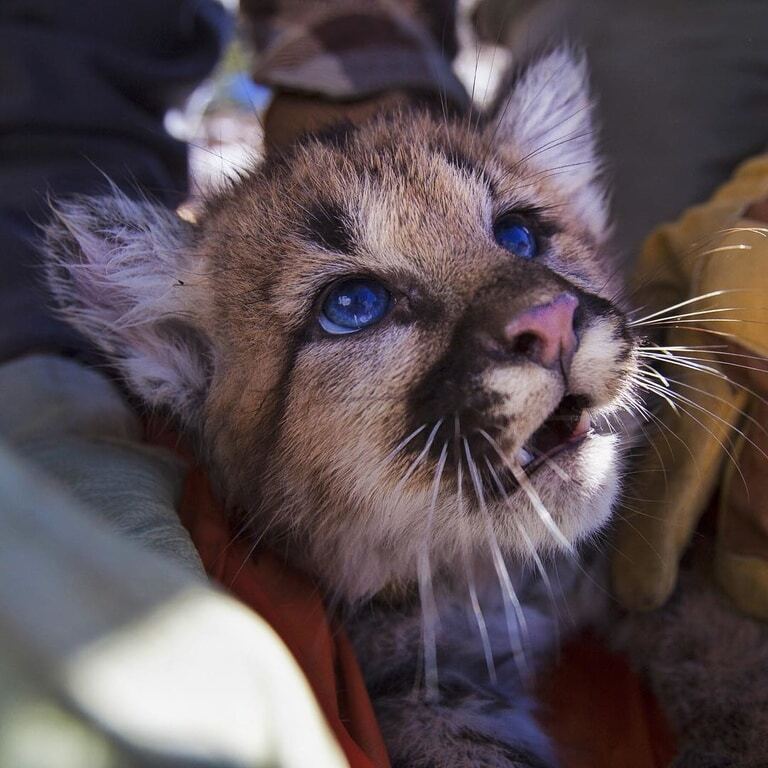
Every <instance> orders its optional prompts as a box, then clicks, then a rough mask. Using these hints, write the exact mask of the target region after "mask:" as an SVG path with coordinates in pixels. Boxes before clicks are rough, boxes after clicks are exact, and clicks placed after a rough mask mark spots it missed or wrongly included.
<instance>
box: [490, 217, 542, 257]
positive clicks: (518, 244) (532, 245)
mask: <svg viewBox="0 0 768 768" xmlns="http://www.w3.org/2000/svg"><path fill="white" fill-rule="evenodd" d="M493 236H494V238H495V239H496V242H497V243H498V244H499V245H500V246H501V247H502V248H506V249H507V250H508V251H511V252H512V253H514V254H515V256H519V257H520V258H521V259H532V258H534V256H536V254H537V253H538V252H539V245H538V243H537V242H536V236H535V235H534V234H533V232H531V230H530V229H528V227H526V226H525V224H522V223H521V222H520V219H518V218H517V217H514V218H512V217H508V216H505V217H503V218H501V219H499V220H498V221H497V222H496V225H495V226H494V228H493Z"/></svg>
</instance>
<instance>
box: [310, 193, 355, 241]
mask: <svg viewBox="0 0 768 768" xmlns="http://www.w3.org/2000/svg"><path fill="white" fill-rule="evenodd" d="M304 223H305V231H304V234H305V235H306V236H307V237H308V238H309V239H310V240H314V242H316V243H317V244H318V245H321V246H322V247H323V248H327V249H328V250H329V251H336V252H337V253H351V252H352V251H353V250H354V238H353V236H352V233H351V231H350V227H349V220H348V219H347V216H346V214H345V213H344V210H343V209H342V208H341V206H339V205H336V204H335V203H315V204H314V205H313V206H312V207H311V208H310V209H309V211H308V213H307V216H306V219H305V222H304Z"/></svg>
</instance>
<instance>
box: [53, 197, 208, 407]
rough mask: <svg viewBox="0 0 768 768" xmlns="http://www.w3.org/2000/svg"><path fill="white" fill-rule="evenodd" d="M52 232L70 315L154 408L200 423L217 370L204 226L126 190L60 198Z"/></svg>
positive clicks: (58, 291) (61, 298) (61, 299)
mask: <svg viewBox="0 0 768 768" xmlns="http://www.w3.org/2000/svg"><path fill="white" fill-rule="evenodd" d="M43 231H44V242H43V249H44V253H45V256H46V260H47V275H48V284H49V286H50V288H51V290H52V292H53V295H54V297H55V299H56V301H57V303H58V305H59V308H60V311H61V314H62V315H63V317H64V318H65V319H66V320H67V321H68V322H69V323H71V324H72V325H73V326H74V327H75V328H76V329H77V330H78V331H80V333H82V334H83V335H84V336H86V337H87V338H88V339H89V340H90V341H91V342H93V343H94V345H95V346H96V347H98V348H99V349H100V350H101V351H102V352H103V353H104V354H105V355H106V357H107V358H108V360H109V361H110V362H111V363H112V364H113V365H114V366H115V367H116V368H117V369H118V371H119V372H120V373H121V374H122V376H123V377H124V379H125V381H126V383H127V385H128V387H129V388H130V389H131V390H133V391H134V392H135V393H136V394H137V395H139V396H140V397H141V398H142V399H143V400H144V401H145V402H146V403H147V404H148V405H149V406H151V407H160V408H164V409H170V410H171V411H172V412H173V413H175V414H176V415H177V416H178V417H179V418H181V419H182V420H184V421H186V422H190V421H194V419H195V416H196V415H197V412H198V408H199V405H200V403H201V401H202V399H203V398H204V396H205V393H206V391H207V388H208V382H209V378H210V369H211V351H210V345H209V342H208V339H207V337H206V335H205V333H204V331H203V319H204V317H205V314H206V307H207V304H208V302H209V301H210V296H209V290H208V281H207V278H206V276H205V264H204V263H203V260H202V259H201V258H200V257H199V256H195V253H196V249H195V241H196V228H195V226H194V225H192V224H189V223H188V222H186V221H183V220H182V219H181V218H179V217H178V216H177V215H176V214H175V213H174V212H173V211H169V210H167V209H165V208H161V207H159V206H155V205H152V204H150V203H148V202H145V201H136V200H131V199H129V198H128V197H126V196H125V195H123V194H121V193H119V192H116V193H115V194H114V195H112V196H110V197H94V198H87V197H81V198H75V199H72V200H67V201H63V202H58V203H55V204H54V206H53V210H52V216H51V218H50V220H49V222H48V223H47V224H46V225H45V226H44V228H43Z"/></svg>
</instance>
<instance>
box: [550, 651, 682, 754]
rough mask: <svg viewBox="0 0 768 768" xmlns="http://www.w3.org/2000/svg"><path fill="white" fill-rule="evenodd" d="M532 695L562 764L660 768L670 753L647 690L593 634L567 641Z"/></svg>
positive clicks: (669, 740) (660, 719)
mask: <svg viewBox="0 0 768 768" xmlns="http://www.w3.org/2000/svg"><path fill="white" fill-rule="evenodd" d="M538 693H539V698H540V699H541V701H542V703H543V706H542V711H541V722H542V725H543V727H544V728H545V730H546V731H547V732H548V733H549V735H550V736H551V737H552V738H553V739H554V741H555V743H556V745H557V752H558V755H559V757H560V760H561V761H562V764H563V766H565V768H666V766H668V765H669V764H670V763H671V762H672V759H673V758H674V756H675V741H674V738H673V736H672V733H671V731H670V729H669V726H668V724H667V722H666V720H665V719H664V715H663V714H662V712H661V710H660V709H659V706H658V704H657V702H656V700H655V699H654V697H653V694H652V693H651V692H650V691H649V690H648V689H647V688H646V687H645V686H644V685H643V683H642V681H641V680H640V678H639V677H638V676H637V675H636V674H635V673H634V672H633V671H632V669H631V667H630V666H629V663H628V662H627V660H626V659H625V658H624V657H623V656H619V655H617V654H615V653H610V652H609V651H607V650H606V649H605V648H604V647H603V646H602V645H600V643H599V642H598V641H597V640H596V639H595V638H592V637H589V636H586V637H582V638H579V639H577V640H575V641H573V642H571V643H569V644H568V645H567V646H566V647H565V648H564V649H563V653H562V655H561V658H560V662H559V663H558V664H557V666H556V667H555V668H554V669H553V670H552V671H551V672H550V673H549V674H548V675H546V676H545V677H544V679H543V680H541V681H540V684H539V686H538Z"/></svg>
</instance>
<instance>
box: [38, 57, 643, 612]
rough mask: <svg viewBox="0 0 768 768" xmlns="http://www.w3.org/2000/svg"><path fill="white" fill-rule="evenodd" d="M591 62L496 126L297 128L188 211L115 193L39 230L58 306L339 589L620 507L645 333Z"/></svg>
mask: <svg viewBox="0 0 768 768" xmlns="http://www.w3.org/2000/svg"><path fill="white" fill-rule="evenodd" d="M590 111H591V108H590V103H589V98H588V94H587V92H586V90H585V83H584V72H583V67H582V65H580V64H579V63H575V62H574V61H573V60H572V59H571V58H569V56H568V55H567V54H565V53H563V52H556V53H553V54H551V55H549V56H547V57H545V58H543V59H541V60H539V61H538V62H537V63H535V64H533V65H531V66H530V67H528V68H527V69H526V70H524V71H523V72H521V73H519V74H518V76H517V77H516V79H515V80H514V81H513V82H512V84H511V86H510V89H509V90H508V91H507V92H506V93H505V96H504V98H502V99H500V101H499V105H498V107H497V108H496V111H495V112H494V113H493V114H492V116H491V117H489V118H488V119H487V120H486V121H485V122H484V123H483V124H482V125H480V126H478V125H476V124H475V123H474V122H472V121H471V120H467V121H463V122H462V121H457V122H446V121H443V120H441V119H435V118H433V117H429V116H427V115H420V114H411V113H398V114H393V115H389V116H387V117H382V118H380V119H378V120H375V121H373V122H371V123H369V124H366V125H364V126H361V127H358V128H356V129H353V130H352V129H350V130H349V131H340V132H337V133H335V134H333V135H327V136H320V137H314V138H311V139H308V140H306V141H305V142H303V143H302V144H300V145H299V146H297V147H296V148H295V149H294V150H292V151H291V152H290V153H289V154H288V155H286V156H282V157H279V158H272V159H268V160H267V161H265V162H264V163H263V164H262V165H260V166H259V167H256V168H254V169H253V171H252V172H250V173H249V174H248V175H247V176H246V177H245V178H243V179H242V180H240V181H238V182H237V183H236V184H234V185H233V186H232V187H231V188H230V189H229V190H228V191H226V192H224V193H223V194H221V195H220V196H218V197H217V198H215V199H213V200H211V201H210V202H209V204H208V207H207V209H206V211H205V213H204V215H203V216H202V217H201V218H200V220H199V221H198V222H197V223H196V224H189V223H187V222H184V221H182V220H180V219H179V218H178V217H177V216H175V214H173V213H171V212H168V211H165V210H162V209H159V208H157V207H153V206H152V205H150V204H148V203H146V202H134V201H130V200H128V199H127V198H125V197H122V196H120V195H116V196H115V197H113V198H100V199H87V200H83V199H80V200H76V201H71V202H66V203H61V204H60V205H59V206H58V208H57V210H56V211H55V216H54V218H53V220H52V223H51V224H50V225H49V226H48V228H47V233H46V234H47V252H48V254H49V258H50V275H51V284H52V286H53V288H54V291H55V293H56V295H57V297H58V299H59V301H60V304H61V306H62V308H63V311H64V313H65V314H66V316H67V317H68V318H69V320H70V321H71V322H72V323H73V324H74V325H75V326H77V327H78V328H79V329H80V330H81V331H83V332H84V333H85V334H86V335H88V336H89V337H90V338H91V339H92V340H93V341H94V342H96V344H98V345H99V346H100V347H101V349H102V350H103V351H104V352H105V353H106V355H107V356H108V357H109V358H110V359H111V361H112V362H113V363H114V365H115V366H116V367H117V368H118V369H119V370H120V371H121V373H122V375H123V376H124V377H125V380H126V382H127V384H128V385H129V387H131V388H132V389H133V390H134V391H135V392H136V393H137V394H138V395H139V396H140V397H142V398H143V399H144V401H145V402H146V403H147V404H149V405H150V406H153V407H160V408H163V409H165V410H168V411H171V412H172V413H174V414H175V415H176V416H177V417H178V419H179V421H180V422H181V424H182V425H184V427H185V428H186V429H188V430H189V431H191V432H194V433H195V435H196V437H198V438H199V441H200V444H201V445H202V446H203V448H204V458H205V460H206V461H207V462H208V464H209V466H210V468H211V471H212V473H213V475H214V477H215V478H216V480H217V483H218V484H219V487H220V489H221V491H222V494H223V496H224V498H225V499H226V500H227V503H228V504H229V505H230V506H232V507H235V508H238V509H240V510H243V511H244V512H245V513H246V514H247V515H248V516H249V518H250V519H251V520H252V521H253V526H254V531H255V532H256V534H257V535H260V534H262V533H264V532H266V534H267V537H268V538H269V537H274V540H275V541H279V542H281V543H282V544H285V545H286V546H287V547H288V548H289V550H290V551H291V552H292V554H293V556H294V557H295V558H296V559H297V560H298V561H299V562H301V563H302V564H303V565H304V566H306V567H309V568H311V569H312V570H313V571H314V572H315V573H316V574H317V575H318V576H319V577H320V578H321V579H323V580H324V581H325V583H326V584H327V585H328V586H329V587H331V588H333V589H337V590H339V591H341V592H342V593H343V594H345V595H346V596H347V597H349V598H355V597H360V596H363V595H367V594H371V593H373V592H376V591H377V590H380V589H382V588H383V587H385V586H387V585H392V584H397V583H398V582H407V581H409V580H411V579H413V578H414V577H415V574H416V570H417V560H418V558H419V553H422V555H423V553H425V552H426V553H427V554H428V557H429V561H430V563H431V565H432V567H433V568H435V569H438V570H439V569H440V568H444V569H450V568H452V567H454V566H455V563H456V562H457V560H458V559H459V558H461V557H463V556H465V555H469V556H479V555H482V554H483V553H485V554H487V556H488V557H490V556H491V555H490V553H491V549H492V548H495V547H496V544H498V546H499V547H500V549H501V550H502V551H503V552H506V553H509V554H511V555H518V556H520V557H521V558H525V557H527V556H529V555H530V553H531V551H532V550H533V548H536V549H537V550H545V549H547V548H556V547H563V546H569V545H570V544H572V543H574V542H576V541H577V540H578V539H579V538H581V537H584V536H585V535H587V534H589V533H590V532H592V531H594V530H595V529H596V528H597V527H598V526H600V525H601V524H602V523H603V522H604V521H605V520H606V518H607V516H608V514H609V511H610V507H611V504H612V501H613V498H614V494H615V492H616V486H617V462H618V459H617V445H616V440H617V438H616V437H615V436H612V435H610V434H607V431H606V428H605V423H606V420H605V416H607V415H609V414H610V413H611V411H613V410H615V409H616V408H617V407H618V405H619V402H620V400H621V398H622V396H623V395H624V394H625V393H626V389H627V386H628V385H627V382H628V378H629V376H630V374H631V371H632V369H633V367H634V365H635V363H634V350H633V341H632V339H631V337H630V334H629V332H628V329H627V325H626V322H625V319H624V316H623V314H622V312H621V310H620V309H619V308H618V307H617V306H616V305H615V304H614V302H613V297H614V296H615V295H616V292H617V286H616V285H615V282H614V275H615V273H616V272H617V264H615V263H613V262H612V261H611V259H610V258H609V257H608V255H607V254H606V253H604V250H603V247H602V242H603V239H604V235H605V228H606V223H605V216H606V211H605V203H604V199H603V195H602V193H601V190H600V187H599V184H598V181H597V174H598V168H597V165H596V161H595V151H594V146H593V142H594V132H593V127H592V122H591V116H590Z"/></svg>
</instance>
